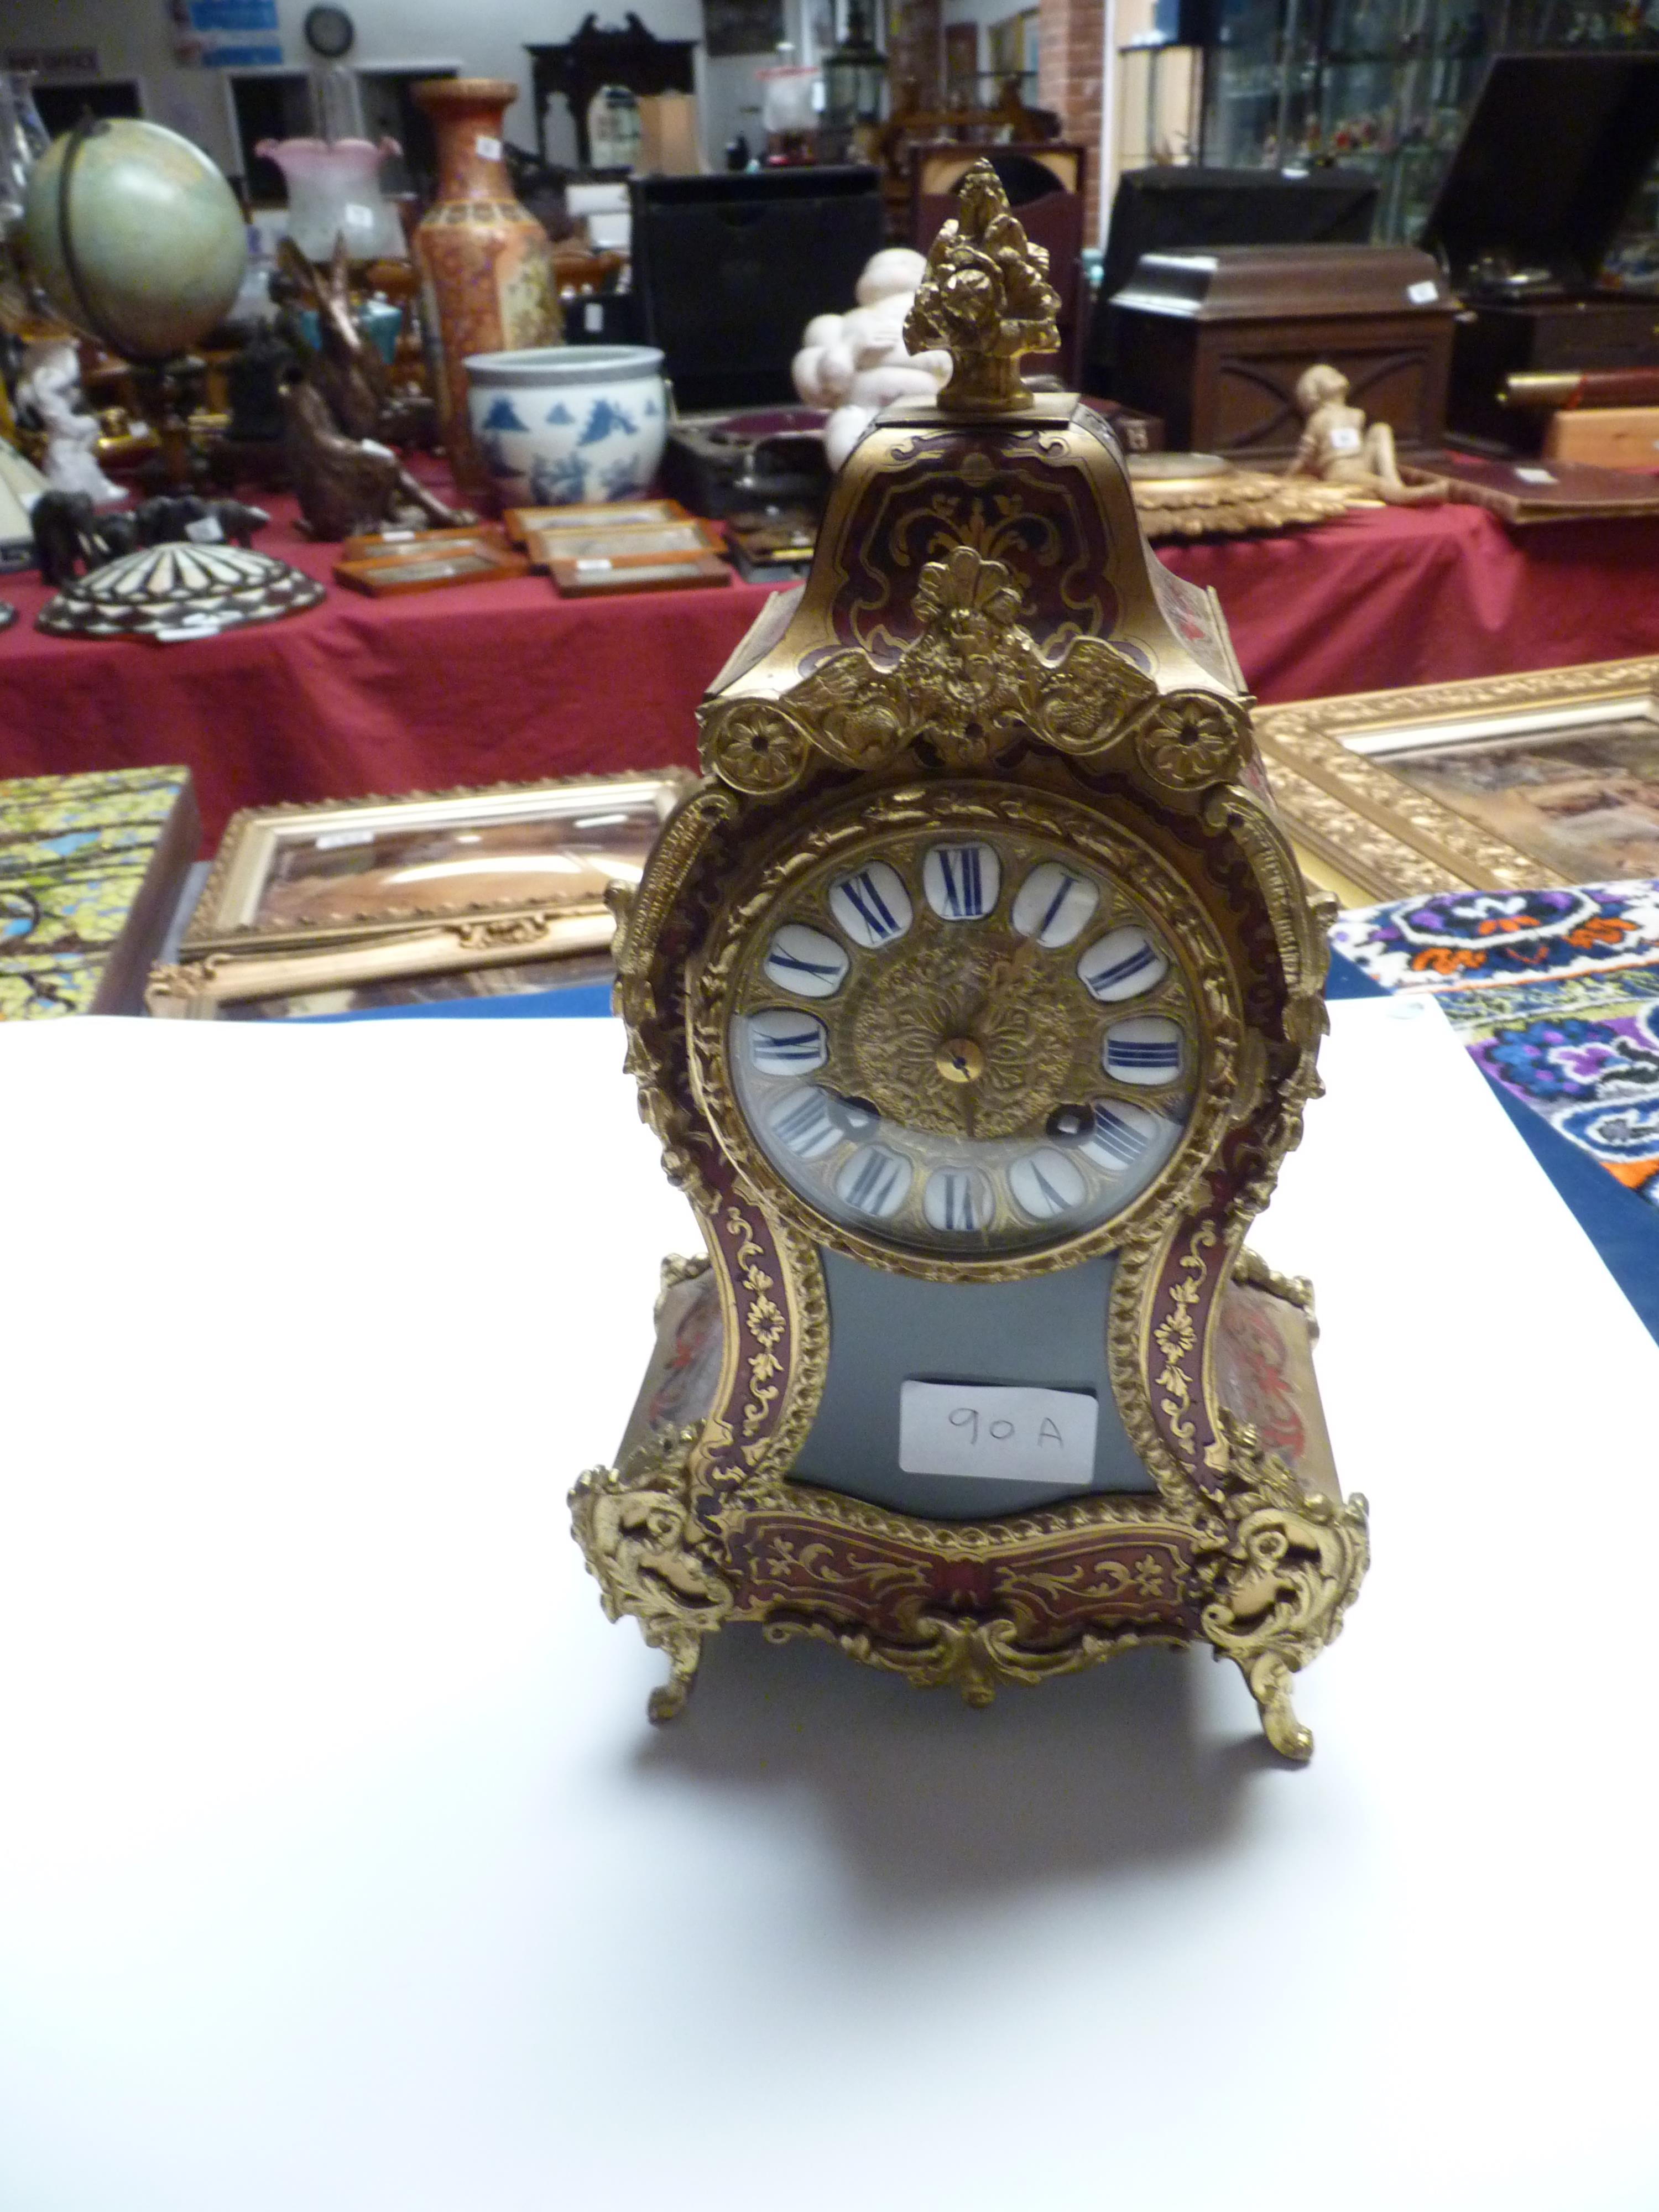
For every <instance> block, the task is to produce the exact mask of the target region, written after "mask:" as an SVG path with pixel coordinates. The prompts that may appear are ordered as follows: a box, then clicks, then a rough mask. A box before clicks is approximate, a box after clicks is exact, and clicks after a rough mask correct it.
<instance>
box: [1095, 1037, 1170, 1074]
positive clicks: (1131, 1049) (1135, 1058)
mask: <svg viewBox="0 0 1659 2212" xmlns="http://www.w3.org/2000/svg"><path fill="white" fill-rule="evenodd" d="M1106 1062H1107V1065H1108V1066H1109V1067H1170V1068H1176V1067H1179V1066H1180V1065H1181V1047H1180V1045H1179V1044H1160V1043H1156V1042H1144V1043H1131V1042H1125V1041H1123V1040H1121V1039H1119V1038H1116V1037H1114V1038H1113V1040H1112V1042H1110V1043H1109V1045H1108V1046H1107V1048H1106Z"/></svg>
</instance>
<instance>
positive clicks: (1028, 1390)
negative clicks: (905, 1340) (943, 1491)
mask: <svg viewBox="0 0 1659 2212" xmlns="http://www.w3.org/2000/svg"><path fill="white" fill-rule="evenodd" d="M1097 1416H1098V1408H1097V1405H1096V1403H1095V1401H1094V1399H1093V1397H1092V1396H1091V1395H1090V1394H1089V1393H1088V1392H1087V1391H1085V1390H1040V1389H1035V1388H1032V1387H1030V1386H1022V1387H1018V1388H1015V1387H1011V1386H1008V1385H1005V1384H1000V1383H996V1384H986V1383H901V1384H900V1385H899V1465H900V1467H901V1468H902V1469H903V1471H904V1473H905V1474H957V1475H964V1474H965V1475H968V1476H969V1477H973V1478H976V1479H977V1480H981V1481H985V1482H1048V1483H1056V1484H1060V1485H1063V1486H1065V1487H1066V1488H1067V1489H1071V1490H1086V1489H1087V1488H1088V1486H1089V1484H1090V1482H1091V1480H1093V1478H1094V1467H1095V1423H1096V1420H1097Z"/></svg>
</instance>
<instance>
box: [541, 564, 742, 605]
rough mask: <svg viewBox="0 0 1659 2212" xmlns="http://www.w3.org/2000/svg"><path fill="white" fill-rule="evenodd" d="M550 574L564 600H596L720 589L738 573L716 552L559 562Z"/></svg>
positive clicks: (554, 565)
mask: <svg viewBox="0 0 1659 2212" xmlns="http://www.w3.org/2000/svg"><path fill="white" fill-rule="evenodd" d="M548 574H550V576H551V577H552V579H553V582H554V586H555V588H556V590H557V592H558V594H559V597H560V598H561V599H605V598H609V597H610V596H611V595H612V594H613V593H616V592H688V591H693V590H696V589H698V588H702V589H708V588H711V587H712V588H714V589H716V590H718V589H719V588H720V586H723V585H726V584H730V583H731V582H732V580H733V576H734V574H735V571H734V570H732V568H729V567H728V566H727V564H726V562H724V561H722V560H720V559H718V558H717V557H716V556H715V555H714V554H712V553H693V554H674V553H669V554H664V555H661V556H657V555H653V554H648V553H647V554H622V555H618V556H614V557H609V558H607V557H603V556H601V557H598V558H589V559H587V560H583V561H555V562H551V563H550V565H549V568H548Z"/></svg>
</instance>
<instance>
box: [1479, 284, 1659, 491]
mask: <svg viewBox="0 0 1659 2212" xmlns="http://www.w3.org/2000/svg"><path fill="white" fill-rule="evenodd" d="M1656 366H1659V301H1654V300H1640V299H1633V298H1629V297H1626V298H1620V299H1615V298H1610V297H1608V296H1607V295H1602V296H1601V297H1599V298H1598V297H1595V296H1591V297H1589V298H1584V299H1577V300H1540V301H1534V302H1531V303H1528V304H1527V305H1524V306H1523V305H1519V304H1516V305H1510V304H1507V303H1501V304H1500V303H1498V302H1494V301H1479V302H1478V303H1477V304H1475V305H1474V306H1472V307H1468V308H1466V309H1465V310H1464V312H1463V313H1462V314H1461V315H1459V317H1458V318H1457V325H1456V335H1455V344H1454V347H1453V351H1452V384H1451V425H1452V428H1453V429H1454V430H1456V431H1458V432H1460V433H1461V434H1462V435H1464V436H1465V437H1469V438H1475V439H1480V440H1486V441H1491V442H1492V443H1493V444H1496V445H1498V446H1501V447H1505V448H1507V449H1510V450H1513V451H1515V452H1528V451H1530V452H1533V453H1535V452H1536V451H1537V450H1538V444H1539V440H1540V438H1541V435H1542V431H1543V427H1544V425H1543V418H1542V417H1541V416H1525V415H1522V414H1520V413H1519V412H1517V410H1516V409H1514V408H1512V407H1505V406H1504V404H1502V402H1501V401H1500V399H1499V398H1498V394H1499V393H1500V392H1502V391H1503V389H1504V384H1505V382H1506V381H1507V380H1508V379H1509V378H1510V377H1511V376H1513V375H1515V374H1517V373H1524V372H1525V371H1528V370H1531V369H1562V370H1567V369H1573V370H1581V371H1582V370H1584V369H1598V368H1599V369H1608V368H1652V367H1656Z"/></svg>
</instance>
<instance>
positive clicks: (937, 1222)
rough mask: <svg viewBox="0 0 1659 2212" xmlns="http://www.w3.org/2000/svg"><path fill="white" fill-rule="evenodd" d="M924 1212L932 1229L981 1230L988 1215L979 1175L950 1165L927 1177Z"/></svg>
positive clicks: (961, 1232)
mask: <svg viewBox="0 0 1659 2212" xmlns="http://www.w3.org/2000/svg"><path fill="white" fill-rule="evenodd" d="M926 1211H927V1218H928V1220H929V1221H930V1222H931V1223H932V1224H933V1227H934V1228H935V1229H944V1230H949V1231H952V1232H954V1233H956V1234H958V1235H961V1234H964V1233H965V1232H967V1231H969V1230H974V1229H982V1228H983V1227H984V1225H985V1224H986V1222H987V1220H988V1219H989V1218H990V1209H989V1207H988V1206H987V1204H986V1202H985V1194H984V1191H983V1189H982V1188H981V1187H980V1185H979V1181H978V1178H977V1177H976V1176H971V1175H967V1174H964V1173H963V1172H961V1171H960V1170H956V1169H951V1168H944V1169H941V1170H940V1171H939V1173H938V1174H937V1175H935V1176H930V1177H929V1178H928V1182H927V1208H926Z"/></svg>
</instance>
